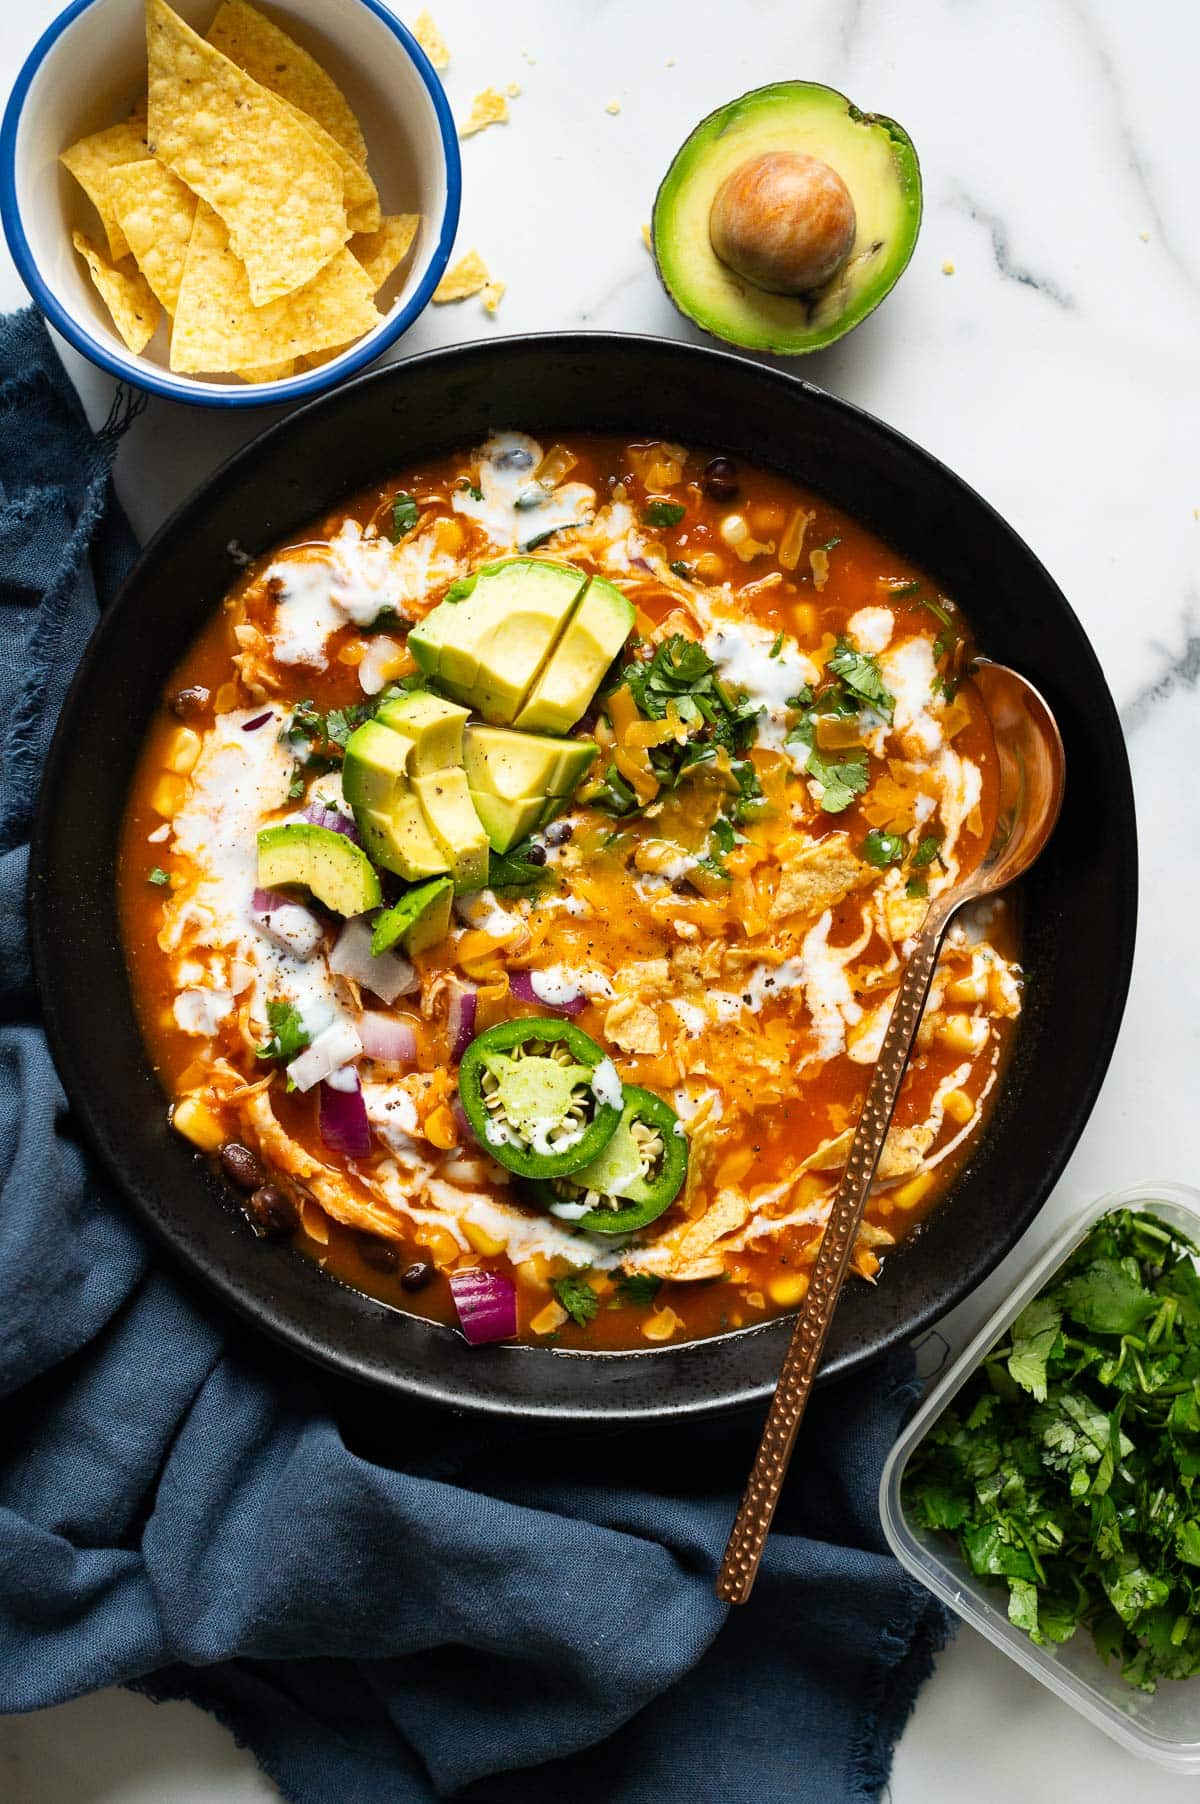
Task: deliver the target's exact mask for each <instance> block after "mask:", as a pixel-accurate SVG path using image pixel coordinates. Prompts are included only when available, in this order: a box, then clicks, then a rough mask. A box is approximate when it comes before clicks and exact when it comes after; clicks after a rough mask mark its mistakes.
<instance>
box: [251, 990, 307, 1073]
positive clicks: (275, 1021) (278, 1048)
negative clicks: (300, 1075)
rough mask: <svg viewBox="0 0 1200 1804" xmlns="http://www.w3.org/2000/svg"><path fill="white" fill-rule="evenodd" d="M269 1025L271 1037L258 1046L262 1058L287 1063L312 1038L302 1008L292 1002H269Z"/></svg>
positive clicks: (301, 1050)
mask: <svg viewBox="0 0 1200 1804" xmlns="http://www.w3.org/2000/svg"><path fill="white" fill-rule="evenodd" d="M267 1026H268V1027H269V1028H270V1030H271V1037H270V1039H269V1040H268V1041H267V1042H266V1043H265V1045H263V1046H260V1047H259V1048H258V1057H259V1058H260V1059H282V1061H283V1063H284V1064H285V1065H286V1064H288V1063H290V1061H291V1060H292V1059H294V1058H295V1057H296V1054H297V1053H300V1052H303V1051H304V1048H305V1047H306V1046H307V1045H308V1044H309V1042H310V1040H311V1038H312V1036H311V1034H310V1033H309V1031H308V1029H307V1028H306V1027H305V1025H304V1021H303V1018H302V1017H301V1014H300V1010H299V1009H298V1008H297V1007H296V1006H295V1004H294V1003H292V1002H280V1001H274V1002H268V1004H267Z"/></svg>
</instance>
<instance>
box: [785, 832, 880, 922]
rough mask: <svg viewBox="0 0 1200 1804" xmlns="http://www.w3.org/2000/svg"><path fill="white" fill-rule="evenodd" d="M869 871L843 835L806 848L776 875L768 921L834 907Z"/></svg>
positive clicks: (834, 834)
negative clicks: (777, 883)
mask: <svg viewBox="0 0 1200 1804" xmlns="http://www.w3.org/2000/svg"><path fill="white" fill-rule="evenodd" d="M870 874H871V873H870V868H869V867H868V866H867V865H865V864H864V863H863V861H862V859H861V858H860V857H859V856H858V854H857V853H856V852H855V850H854V848H853V846H852V845H851V844H850V840H849V838H848V837H847V835H846V834H845V833H831V834H830V836H829V838H828V839H825V840H821V841H820V842H819V844H817V845H814V846H809V847H807V848H806V849H805V850H804V851H803V852H800V853H799V854H798V855H797V856H796V857H795V858H792V859H789V861H788V863H787V864H785V865H784V867H783V869H782V871H781V872H780V875H779V887H778V889H777V890H776V891H775V894H774V897H773V898H772V901H771V919H772V920H773V921H781V920H785V919H786V918H787V917H788V916H789V915H802V916H803V917H804V919H806V920H807V919H809V918H810V917H812V916H816V915H821V914H824V912H825V910H826V909H827V908H836V907H837V905H838V903H839V902H841V901H843V900H844V899H845V898H846V897H847V896H848V895H849V894H850V892H851V890H853V889H857V887H858V885H859V884H860V883H862V882H863V880H864V879H865V878H867V877H869V876H870Z"/></svg>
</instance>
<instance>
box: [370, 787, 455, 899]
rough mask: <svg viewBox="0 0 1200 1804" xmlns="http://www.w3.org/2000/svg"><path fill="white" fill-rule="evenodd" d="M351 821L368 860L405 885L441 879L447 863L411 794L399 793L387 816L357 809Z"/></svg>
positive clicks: (380, 812) (416, 801)
mask: <svg viewBox="0 0 1200 1804" xmlns="http://www.w3.org/2000/svg"><path fill="white" fill-rule="evenodd" d="M354 819H355V821H356V822H357V823H358V830H359V832H360V833H361V834H362V839H363V844H364V846H365V847H366V848H367V851H368V852H369V853H370V855H371V858H372V859H373V860H374V862H375V863H376V864H378V865H382V866H383V869H384V870H385V871H394V872H395V873H396V875H397V877H403V878H404V880H405V882H407V883H419V882H420V881H421V880H422V878H425V877H440V876H443V875H444V874H445V872H446V871H447V870H449V868H450V861H449V859H448V858H447V857H446V856H445V854H444V853H443V851H442V849H441V846H440V845H439V844H438V842H437V840H436V839H435V838H434V837H433V834H432V833H431V832H430V830H429V823H428V822H427V820H426V819H425V810H424V809H423V808H422V807H421V804H420V801H419V800H418V798H417V797H416V796H415V795H414V794H413V792H412V790H411V789H410V788H408V787H405V788H404V789H402V790H398V791H397V793H396V795H395V796H394V797H393V798H392V802H391V804H390V806H389V808H388V810H387V811H386V812H384V811H383V810H381V809H376V808H356V809H355V810H354Z"/></svg>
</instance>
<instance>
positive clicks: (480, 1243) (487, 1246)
mask: <svg viewBox="0 0 1200 1804" xmlns="http://www.w3.org/2000/svg"><path fill="white" fill-rule="evenodd" d="M447 1114H449V1110H447ZM425 1125H426V1132H428V1127H429V1124H428V1122H427V1123H426V1124H425ZM462 1231H463V1233H464V1234H465V1235H466V1237H467V1239H468V1240H469V1241H470V1243H471V1245H472V1246H473V1247H474V1248H475V1251H476V1252H477V1253H483V1254H485V1255H490V1256H491V1257H492V1258H494V1257H495V1255H496V1254H497V1253H502V1252H503V1251H504V1242H503V1241H502V1240H497V1239H496V1236H495V1235H494V1234H489V1233H488V1231H487V1229H486V1228H481V1227H480V1225H479V1223H478V1222H477V1221H464V1222H463V1224H462Z"/></svg>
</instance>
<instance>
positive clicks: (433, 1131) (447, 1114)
mask: <svg viewBox="0 0 1200 1804" xmlns="http://www.w3.org/2000/svg"><path fill="white" fill-rule="evenodd" d="M425 1138H426V1140H429V1141H431V1142H432V1143H433V1145H434V1146H437V1147H440V1148H441V1150H442V1151H443V1152H444V1153H448V1152H450V1151H451V1149H452V1148H453V1147H456V1146H457V1145H458V1142H459V1138H460V1135H459V1131H458V1123H457V1121H455V1119H454V1115H453V1113H452V1112H451V1110H450V1109H449V1108H448V1107H447V1106H446V1104H445V1103H439V1105H438V1107H437V1108H436V1109H430V1111H429V1113H428V1115H427V1116H426V1117H425ZM468 1238H470V1237H469V1236H468ZM489 1238H490V1236H489ZM471 1245H472V1246H474V1247H475V1250H476V1251H477V1252H479V1253H487V1252H496V1253H498V1252H500V1251H501V1250H502V1249H501V1248H500V1247H499V1246H496V1247H484V1246H478V1245H477V1244H476V1242H475V1241H471Z"/></svg>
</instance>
